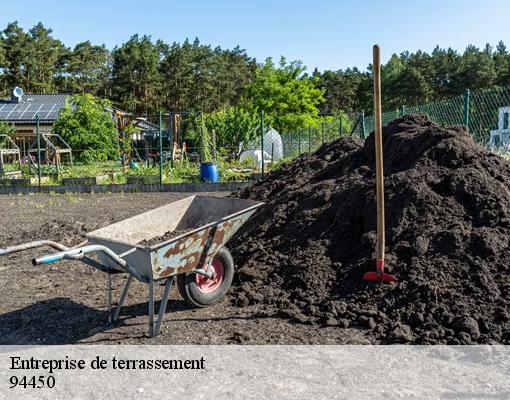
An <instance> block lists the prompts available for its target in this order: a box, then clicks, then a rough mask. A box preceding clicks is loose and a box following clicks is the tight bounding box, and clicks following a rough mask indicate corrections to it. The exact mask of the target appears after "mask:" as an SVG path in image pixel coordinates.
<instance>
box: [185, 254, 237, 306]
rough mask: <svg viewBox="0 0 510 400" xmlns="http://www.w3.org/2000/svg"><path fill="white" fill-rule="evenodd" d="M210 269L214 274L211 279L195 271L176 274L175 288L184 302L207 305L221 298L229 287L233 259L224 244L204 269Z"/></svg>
mask: <svg viewBox="0 0 510 400" xmlns="http://www.w3.org/2000/svg"><path fill="white" fill-rule="evenodd" d="M211 270H212V272H214V273H215V274H216V276H215V277H214V278H213V279H209V278H207V277H206V276H203V275H200V274H197V273H188V274H181V275H177V288H178V289H179V293H180V294H181V296H182V298H183V299H184V300H185V301H186V303H188V304H189V305H191V306H194V307H207V306H210V305H211V304H214V303H216V302H218V301H219V300H221V298H222V297H223V296H225V294H226V293H227V291H228V289H230V285H232V279H233V278H234V260H233V259H232V254H230V251H229V250H228V249H227V248H226V247H225V246H223V247H222V248H221V249H220V250H219V251H218V252H217V253H216V255H215V256H214V259H213V260H212V263H211V265H210V266H208V267H207V268H206V271H211Z"/></svg>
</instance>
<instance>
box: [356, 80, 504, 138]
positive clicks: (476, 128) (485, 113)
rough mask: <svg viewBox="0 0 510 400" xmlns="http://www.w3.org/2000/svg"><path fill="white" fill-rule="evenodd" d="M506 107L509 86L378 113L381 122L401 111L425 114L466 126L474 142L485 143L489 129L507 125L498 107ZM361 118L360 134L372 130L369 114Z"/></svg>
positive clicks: (469, 92)
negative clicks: (362, 124)
mask: <svg viewBox="0 0 510 400" xmlns="http://www.w3.org/2000/svg"><path fill="white" fill-rule="evenodd" d="M506 107H510V87H502V88H494V89H486V90H476V91H470V90H466V91H465V93H464V95H461V96H456V97H453V98H450V99H447V100H440V101H435V102H431V103H427V104H422V105H418V106H409V107H406V106H402V107H400V109H399V110H397V111H390V112H385V113H383V115H382V123H383V125H385V124H387V123H389V122H391V121H393V120H394V119H395V118H397V117H399V116H401V115H404V114H415V113H425V114H427V115H428V116H429V117H430V119H431V120H433V121H435V122H437V123H439V124H442V125H464V126H466V127H468V129H469V132H470V133H471V134H472V135H473V138H474V139H475V140H476V141H477V142H478V143H480V144H482V145H487V144H488V143H489V140H490V133H491V131H498V130H499V131H502V130H504V129H507V128H505V126H506V127H508V116H507V117H506V120H505V117H504V110H502V109H503V108H506ZM364 120H365V122H364V126H365V131H364V133H363V134H362V135H361V136H366V135H367V134H368V133H370V132H372V131H373V130H374V118H373V116H368V117H365V118H364ZM505 121H507V122H505ZM505 123H506V124H507V125H505Z"/></svg>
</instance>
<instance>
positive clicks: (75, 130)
mask: <svg viewBox="0 0 510 400" xmlns="http://www.w3.org/2000/svg"><path fill="white" fill-rule="evenodd" d="M110 107H111V104H110V102H108V101H106V100H100V99H97V98H94V97H93V96H92V95H90V94H80V95H74V96H73V97H72V100H71V103H70V104H67V105H66V106H65V107H64V108H63V109H62V110H61V111H60V113H59V116H58V118H57V120H56V121H55V125H54V126H53V131H54V132H55V133H57V134H59V135H61V136H62V137H63V138H64V140H65V141H67V142H68V143H69V145H70V146H71V148H72V149H73V151H74V152H77V153H78V156H77V159H78V160H79V161H82V162H94V161H106V160H111V159H115V158H116V157H118V155H119V149H118V133H117V129H116V128H115V124H114V122H113V119H112V116H111V113H110V112H109V111H107V109H108V108H110Z"/></svg>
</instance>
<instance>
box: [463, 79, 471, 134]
mask: <svg viewBox="0 0 510 400" xmlns="http://www.w3.org/2000/svg"><path fill="white" fill-rule="evenodd" d="M470 96H471V92H470V90H469V89H466V91H465V92H464V126H465V127H466V129H467V130H469V100H470Z"/></svg>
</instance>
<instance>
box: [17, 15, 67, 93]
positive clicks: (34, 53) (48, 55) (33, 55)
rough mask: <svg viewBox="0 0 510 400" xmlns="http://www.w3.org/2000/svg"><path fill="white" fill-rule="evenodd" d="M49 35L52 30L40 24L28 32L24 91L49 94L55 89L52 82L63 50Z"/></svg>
mask: <svg viewBox="0 0 510 400" xmlns="http://www.w3.org/2000/svg"><path fill="white" fill-rule="evenodd" d="M51 33H52V30H51V29H47V28H45V27H44V25H43V24H42V23H40V22H39V23H38V24H37V25H35V26H34V27H33V28H32V29H30V31H29V34H30V42H29V43H30V45H29V53H28V55H29V57H28V59H27V63H26V73H27V87H26V89H27V90H28V91H29V92H35V93H51V92H53V91H54V89H55V85H54V80H55V77H56V74H57V71H58V66H59V62H60V59H61V58H62V56H63V55H64V54H65V48H64V45H63V44H62V42H60V40H57V39H54V38H53V37H52V36H51Z"/></svg>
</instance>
